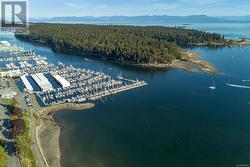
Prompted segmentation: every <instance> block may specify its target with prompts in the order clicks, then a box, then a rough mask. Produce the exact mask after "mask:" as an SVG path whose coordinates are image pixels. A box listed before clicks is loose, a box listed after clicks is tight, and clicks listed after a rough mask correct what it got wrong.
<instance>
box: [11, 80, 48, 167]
mask: <svg viewBox="0 0 250 167" xmlns="http://www.w3.org/2000/svg"><path fill="white" fill-rule="evenodd" d="M10 84H11V87H12V88H13V89H14V90H15V91H16V92H17V96H16V97H15V98H16V100H17V102H18V104H20V106H21V108H22V109H23V110H25V111H28V112H29V120H30V137H31V140H32V142H33V145H32V150H33V152H34V155H35V158H36V160H37V162H36V163H37V166H39V167H48V166H47V162H46V159H45V158H44V156H43V153H42V150H41V147H40V144H39V140H38V136H37V121H36V119H35V118H34V116H33V112H37V109H38V107H37V106H38V104H36V103H35V100H34V99H33V98H34V97H33V96H34V95H30V96H31V99H32V104H33V107H32V108H29V107H28V106H27V104H26V102H25V100H24V97H25V96H26V95H28V94H26V93H23V92H21V91H20V90H19V89H18V88H17V86H16V84H15V81H14V80H13V79H11V80H10Z"/></svg>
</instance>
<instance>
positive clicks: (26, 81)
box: [21, 75, 33, 92]
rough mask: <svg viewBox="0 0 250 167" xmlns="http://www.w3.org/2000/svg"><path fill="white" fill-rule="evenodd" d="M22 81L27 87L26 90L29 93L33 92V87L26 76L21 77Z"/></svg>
mask: <svg viewBox="0 0 250 167" xmlns="http://www.w3.org/2000/svg"><path fill="white" fill-rule="evenodd" d="M21 80H22V82H23V84H24V85H25V87H26V89H27V90H28V91H29V92H32V91H33V87H32V86H31V84H30V82H29V81H28V79H27V78H26V76H24V75H23V76H21Z"/></svg>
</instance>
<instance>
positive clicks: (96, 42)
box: [16, 23, 247, 73]
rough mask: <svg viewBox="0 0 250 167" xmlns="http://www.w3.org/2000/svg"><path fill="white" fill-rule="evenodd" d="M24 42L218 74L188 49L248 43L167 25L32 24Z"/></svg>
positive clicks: (59, 50) (22, 37) (108, 58)
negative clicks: (190, 47)
mask: <svg viewBox="0 0 250 167" xmlns="http://www.w3.org/2000/svg"><path fill="white" fill-rule="evenodd" d="M16 38H18V39H20V40H25V41H30V42H39V43H43V44H45V45H47V46H49V47H50V48H51V49H52V50H53V51H54V52H56V53H64V54H71V55H81V56H87V57H94V58H97V57H98V58H101V59H104V60H106V61H115V62H119V63H126V64H130V65H137V66H143V67H158V68H166V67H176V68H182V69H184V70H188V71H193V70H194V69H193V68H194V67H195V69H196V68H198V70H200V71H205V72H212V73H213V72H216V69H214V68H213V67H212V66H211V65H209V64H208V63H207V62H205V61H203V60H200V59H198V56H197V54H196V53H190V52H188V51H187V50H186V49H184V48H187V47H188V46H210V47H213V46H220V47H223V46H244V45H247V43H246V42H245V41H243V40H242V41H235V40H227V39H225V38H224V36H221V35H219V34H217V33H208V32H203V31H198V30H193V29H184V28H179V27H163V26H124V25H83V24H52V23H51V24H49V23H37V24H32V25H30V33H29V34H16Z"/></svg>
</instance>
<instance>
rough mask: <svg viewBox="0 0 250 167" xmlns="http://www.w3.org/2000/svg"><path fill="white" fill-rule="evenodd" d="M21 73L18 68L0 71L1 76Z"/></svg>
mask: <svg viewBox="0 0 250 167" xmlns="http://www.w3.org/2000/svg"><path fill="white" fill-rule="evenodd" d="M21 75H22V73H21V71H20V70H19V69H17V70H9V71H2V72H1V77H10V78H14V77H20V76H21Z"/></svg>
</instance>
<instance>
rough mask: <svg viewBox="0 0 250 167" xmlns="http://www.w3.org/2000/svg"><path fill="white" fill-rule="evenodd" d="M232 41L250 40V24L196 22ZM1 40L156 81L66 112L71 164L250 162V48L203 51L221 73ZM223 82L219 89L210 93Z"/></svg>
mask: <svg viewBox="0 0 250 167" xmlns="http://www.w3.org/2000/svg"><path fill="white" fill-rule="evenodd" d="M189 26H190V28H195V29H201V30H206V31H210V32H218V33H221V34H223V35H225V36H226V37H227V38H234V39H236V38H240V37H242V36H248V37H250V29H249V28H250V24H248V23H245V24H232V23H223V24H211V23H209V24H193V25H189ZM1 40H11V41H12V42H14V43H16V44H18V45H20V46H23V47H25V48H26V49H28V48H29V49H30V48H32V49H35V51H36V52H37V53H39V54H41V55H43V56H47V57H48V59H49V61H51V62H56V61H61V62H64V63H66V64H72V65H75V66H79V67H84V68H89V69H93V70H97V71H100V70H102V71H103V72H105V73H108V74H110V75H113V76H116V75H117V74H118V73H119V72H122V73H123V75H124V76H125V77H128V78H132V79H136V78H138V79H141V80H145V81H147V82H148V83H149V85H148V86H146V87H142V88H138V89H135V90H131V91H127V92H123V93H121V94H118V95H115V96H112V97H109V98H106V99H104V103H103V102H95V104H96V107H95V108H93V109H90V110H86V111H83V112H76V111H67V110H65V111H60V112H57V113H56V115H55V116H54V117H55V120H56V121H57V122H58V123H59V124H60V125H61V126H62V132H61V136H60V147H61V152H62V160H61V163H62V166H63V167H182V166H187V167H235V166H237V165H249V164H250V89H247V88H245V89H244V88H239V87H230V86H228V85H227V83H229V84H235V85H242V86H250V82H248V81H247V80H250V67H249V65H250V47H244V48H222V49H208V48H196V49H192V50H193V51H196V52H199V53H201V55H202V58H203V59H205V60H207V61H209V62H210V63H211V64H212V65H214V66H215V67H216V68H217V69H218V70H219V73H218V74H216V75H212V74H204V73H199V72H198V73H189V72H185V71H182V70H178V69H166V70H161V71H158V70H145V69H140V68H131V67H127V66H122V65H115V64H110V63H107V62H102V61H98V60H85V58H83V57H78V56H71V55H63V54H55V53H53V52H52V51H51V50H50V49H49V48H47V47H44V46H40V45H36V44H31V43H26V42H21V41H18V40H16V39H15V38H14V37H13V36H10V35H8V36H1ZM213 82H215V84H216V87H217V89H216V90H210V89H209V86H211V85H212V84H213Z"/></svg>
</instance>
